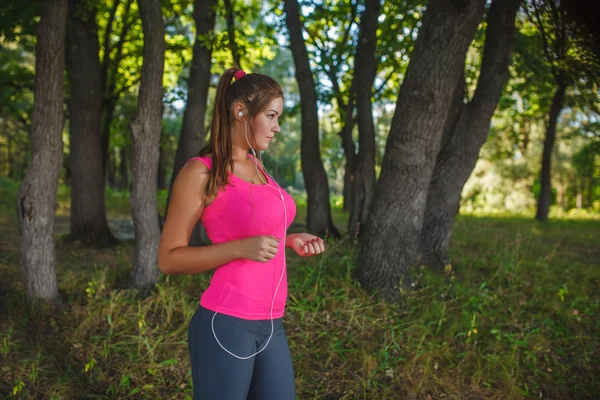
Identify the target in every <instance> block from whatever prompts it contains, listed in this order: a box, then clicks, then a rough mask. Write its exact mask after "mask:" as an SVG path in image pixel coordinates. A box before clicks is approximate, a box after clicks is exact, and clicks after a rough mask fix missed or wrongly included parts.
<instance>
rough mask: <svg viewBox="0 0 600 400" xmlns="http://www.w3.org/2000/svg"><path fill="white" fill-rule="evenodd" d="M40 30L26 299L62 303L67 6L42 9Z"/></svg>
mask: <svg viewBox="0 0 600 400" xmlns="http://www.w3.org/2000/svg"><path fill="white" fill-rule="evenodd" d="M40 7H41V18H40V22H39V23H38V27H37V35H36V36H37V43H36V56H35V59H36V63H35V91H34V102H33V112H32V117H31V119H32V125H31V142H32V160H31V165H30V167H29V169H28V170H27V173H26V174H25V178H23V180H22V181H21V185H20V187H19V195H18V199H17V211H18V218H19V237H20V250H21V263H20V264H21V271H22V273H23V282H24V286H25V291H26V294H27V298H28V299H30V300H33V301H35V300H36V299H43V300H47V301H56V300H59V293H58V286H57V284H56V255H55V250H54V238H53V236H54V213H55V210H56V191H57V189H58V178H59V176H60V168H61V165H62V151H63V142H62V130H63V126H64V114H63V72H64V69H65V32H66V26H67V9H68V3H67V0H47V1H43V2H42V3H41V4H40Z"/></svg>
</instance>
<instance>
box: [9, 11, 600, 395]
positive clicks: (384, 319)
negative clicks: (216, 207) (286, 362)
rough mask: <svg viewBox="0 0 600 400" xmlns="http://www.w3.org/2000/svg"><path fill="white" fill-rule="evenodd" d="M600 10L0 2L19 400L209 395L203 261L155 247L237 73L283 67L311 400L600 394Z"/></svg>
mask: <svg viewBox="0 0 600 400" xmlns="http://www.w3.org/2000/svg"><path fill="white" fill-rule="evenodd" d="M594 10H595V7H594V2H593V1H584V0H487V1H486V0H429V1H427V0H318V1H308V0H284V1H281V2H276V1H270V0H269V1H256V0H223V1H217V0H104V1H98V0H36V1H31V2H18V1H16V0H7V1H4V2H3V4H2V5H0V88H1V91H0V272H1V273H2V275H3V278H2V279H1V280H0V371H1V374H0V398H4V397H6V398H15V399H27V398H44V399H46V398H47V399H71V398H77V399H79V398H86V399H87V398H96V399H105V398H106V399H113V398H139V399H156V398H161V399H191V398H192V380H191V373H190V365H189V359H188V355H187V351H188V350H187V342H186V340H187V326H188V324H189V321H190V319H191V317H192V315H193V313H194V311H195V309H196V307H197V304H198V298H199V296H200V295H201V294H202V292H203V291H204V290H205V289H206V288H207V287H208V285H209V283H210V279H211V273H202V274H196V275H173V276H167V275H164V274H161V272H160V270H159V268H158V266H157V265H158V256H157V249H158V243H159V239H160V236H161V229H162V226H163V223H164V220H165V217H166V212H167V208H168V205H169V202H170V198H171V190H172V187H173V182H174V181H175V178H176V177H177V175H178V173H179V172H180V170H181V169H182V167H183V166H184V164H185V163H186V162H187V161H188V160H189V159H190V158H192V157H194V156H195V155H196V154H197V153H198V151H199V150H200V149H201V148H202V147H203V146H204V145H205V144H206V143H207V142H208V140H209V138H210V124H211V120H212V113H213V109H214V106H215V92H216V87H217V83H218V80H219V77H220V76H221V75H222V74H223V72H224V71H226V70H227V69H228V68H230V67H231V66H234V65H237V66H239V67H240V68H242V69H244V70H245V71H246V72H248V73H261V74H265V75H268V76H271V77H273V78H274V79H275V80H277V81H278V82H279V83H280V85H281V87H282V89H283V92H284V112H283V113H282V115H281V117H280V119H279V123H280V125H281V132H279V133H278V134H277V136H276V139H275V140H274V141H273V142H272V144H271V146H270V148H269V149H268V150H267V151H265V152H264V154H262V159H263V161H264V165H265V167H266V170H268V171H269V172H270V173H271V175H273V177H274V178H275V180H276V181H277V182H278V183H279V185H281V187H283V188H285V190H286V191H287V192H288V193H290V194H291V195H292V196H293V198H294V200H295V202H296V205H297V214H296V218H295V219H294V221H293V223H292V225H291V227H290V229H289V232H290V233H291V232H310V233H311V234H314V235H317V236H319V237H321V238H323V239H324V240H325V243H326V245H327V250H326V252H325V253H323V254H321V255H319V256H318V257H301V256H298V255H297V254H295V253H293V252H292V251H290V250H288V253H286V254H287V269H288V285H289V297H288V300H287V309H286V314H285V317H284V321H285V324H286V330H287V335H288V340H289V344H290V349H291V353H292V358H293V364H294V370H295V384H296V394H297V396H298V398H300V399H428V400H430V399H449V398H451V399H482V398H485V399H529V398H532V399H533V398H553V399H594V398H596V394H597V393H599V392H600V367H599V366H600V318H599V317H600V261H599V260H600V185H599V183H600V29H599V27H598V25H597V21H596V20H595V18H594V15H595V14H594V13H595V11H594ZM210 245H211V243H210V240H209V239H208V237H207V235H206V232H205V230H204V228H203V227H202V225H201V224H200V223H198V224H197V226H196V228H195V229H194V231H193V233H192V237H191V238H190V246H210ZM595 393H596V394H595Z"/></svg>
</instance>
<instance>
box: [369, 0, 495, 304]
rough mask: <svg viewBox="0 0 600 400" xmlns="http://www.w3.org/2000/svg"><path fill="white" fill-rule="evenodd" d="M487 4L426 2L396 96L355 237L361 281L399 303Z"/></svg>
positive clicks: (467, 0)
mask: <svg viewBox="0 0 600 400" xmlns="http://www.w3.org/2000/svg"><path fill="white" fill-rule="evenodd" d="M484 4H485V0H453V1H449V0H431V1H430V2H429V3H428V6H427V10H426V11H425V15H424V17H423V24H422V26H421V29H420V30H419V36H418V38H417V40H416V43H415V47H414V50H413V52H412V55H411V60H410V64H409V66H408V68H407V71H406V76H405V78H404V82H403V84H402V88H401V90H400V94H399V95H398V100H397V103H396V111H395V112H394V117H393V119H392V126H391V128H390V134H389V137H388V141H387V144H386V151H385V155H384V158H383V163H382V170H381V176H380V178H379V181H378V183H377V188H376V193H375V198H374V199H373V203H372V205H371V210H370V214H369V219H368V220H367V223H366V231H365V234H364V235H361V248H360V256H359V279H360V282H361V283H362V284H363V286H364V287H365V288H366V289H367V290H370V291H372V290H376V291H379V293H380V294H381V295H382V296H383V297H384V298H387V299H390V300H395V299H397V296H398V293H399V290H398V285H400V284H406V283H407V282H405V281H404V280H403V279H404V276H405V274H406V272H407V271H408V269H409V268H410V267H412V266H414V265H415V264H417V263H418V262H419V255H420V237H421V228H422V225H423V217H424V214H425V206H426V201H427V191H428V189H429V182H430V181H431V175H432V173H433V169H434V166H435V159H436V155H437V153H438V151H439V148H440V142H441V137H442V134H441V133H442V130H443V127H444V123H445V121H446V116H447V114H448V110H449V108H450V104H451V101H452V97H453V95H454V90H455V88H456V82H457V81H458V79H459V77H460V76H461V74H463V73H464V72H463V71H464V60H465V56H466V52H467V49H468V47H469V44H470V43H471V41H472V40H473V37H474V36H475V31H476V29H477V25H478V24H479V22H480V21H481V18H482V15H483V10H484Z"/></svg>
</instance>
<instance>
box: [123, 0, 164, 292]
mask: <svg viewBox="0 0 600 400" xmlns="http://www.w3.org/2000/svg"><path fill="white" fill-rule="evenodd" d="M138 8H139V10H140V16H141V19H142V31H143V34H144V52H143V59H144V64H143V66H142V80H141V83H140V92H139V96H138V99H139V100H138V108H137V113H136V116H135V117H134V119H133V121H132V123H131V137H132V143H133V157H132V169H133V188H132V193H131V204H132V211H133V223H134V229H135V239H136V243H135V259H134V263H135V264H134V266H133V271H132V273H131V286H132V287H136V288H146V287H149V286H151V285H153V284H155V283H156V281H157V280H158V276H159V271H158V268H157V252H158V241H159V239H160V229H159V226H158V214H157V208H156V207H157V204H156V174H157V169H158V157H159V145H160V131H161V117H162V96H163V85H162V80H163V72H164V58H165V27H164V23H163V18H162V10H161V5H160V2H159V0H138Z"/></svg>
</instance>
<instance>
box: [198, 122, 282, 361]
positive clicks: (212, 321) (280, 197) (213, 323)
mask: <svg viewBox="0 0 600 400" xmlns="http://www.w3.org/2000/svg"><path fill="white" fill-rule="evenodd" d="M238 116H239V117H242V118H243V119H244V136H245V137H246V143H248V146H249V147H250V150H252V153H253V154H254V156H255V157H256V151H255V150H254V148H253V147H252V146H251V145H250V142H249V141H248V131H247V126H246V119H245V118H244V113H243V112H242V111H239V112H238ZM252 160H253V162H254V166H255V167H256V173H257V175H258V176H259V177H260V180H261V181H262V182H263V183H264V184H265V185H267V186H269V187H270V188H272V189H273V190H277V192H278V193H279V199H280V200H281V204H282V205H283V215H284V219H283V232H284V236H285V235H286V233H287V208H286V206H285V200H284V198H283V193H281V186H279V184H278V183H277V182H276V181H275V179H274V178H273V177H272V176H271V174H269V173H268V172H267V170H266V169H264V170H263V171H264V172H265V174H267V175H268V176H269V177H270V178H271V179H272V180H273V182H275V183H276V184H277V187H274V186H272V185H269V182H268V181H266V182H265V180H264V178H263V176H262V174H261V173H260V172H259V171H258V163H257V162H256V159H255V158H253V159H252ZM261 161H262V159H261ZM284 240H285V239H284ZM273 264H275V258H273ZM273 266H275V265H273ZM284 273H285V243H284V248H283V268H281V276H280V277H279V282H277V287H276V288H275V293H273V300H271V309H270V311H269V312H270V314H271V334H270V335H269V339H267V342H266V343H265V345H264V346H263V347H262V349H260V350H258V351H257V352H256V353H254V354H250V355H249V356H245V357H241V356H238V355H236V354H234V353H232V352H231V351H229V350H227V349H226V348H225V346H223V345H222V344H221V342H219V339H218V338H217V334H216V333H215V317H216V316H217V312H215V313H214V314H213V317H212V320H211V322H210V327H211V329H212V333H213V336H214V337H215V340H216V341H217V343H218V344H219V346H221V348H222V349H223V350H225V351H226V352H227V353H228V354H230V355H231V356H233V357H235V358H237V359H239V360H247V359H249V358H252V357H254V356H255V355H257V354H259V353H260V352H262V351H263V350H264V349H266V348H267V345H268V344H269V342H270V341H271V339H272V338H273V333H274V332H275V325H274V323H273V306H274V305H275V298H276V297H277V292H278V291H279V286H280V285H281V281H282V280H283V275H284Z"/></svg>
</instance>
